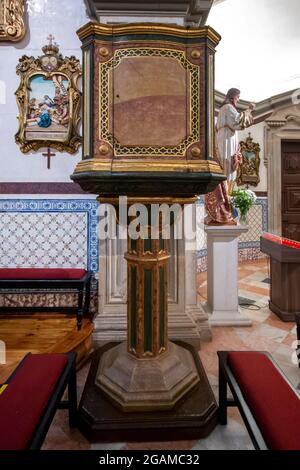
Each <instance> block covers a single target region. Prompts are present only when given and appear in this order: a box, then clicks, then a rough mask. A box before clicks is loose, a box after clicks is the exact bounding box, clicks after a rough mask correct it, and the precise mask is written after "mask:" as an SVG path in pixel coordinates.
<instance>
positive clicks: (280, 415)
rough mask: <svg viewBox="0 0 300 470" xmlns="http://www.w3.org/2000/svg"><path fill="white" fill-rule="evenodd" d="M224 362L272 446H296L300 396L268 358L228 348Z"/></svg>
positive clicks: (299, 431)
mask: <svg viewBox="0 0 300 470" xmlns="http://www.w3.org/2000/svg"><path fill="white" fill-rule="evenodd" d="M227 361H228V365H229V367H230V368H231V370H232V372H233V374H234V376H235V377H236V379H237V381H238V384H239V386H240V388H241V390H242V393H243V395H244V397H245V400H246V402H247V404H248V406H249V408H250V410H251V412H252V414H253V416H254V418H255V420H256V422H257V424H258V427H259V428H260V430H261V432H262V434H263V436H264V439H265V441H266V443H267V445H268V447H269V448H270V449H272V450H300V426H299V423H300V399H299V397H298V395H297V394H296V392H295V391H294V390H293V389H292V388H291V387H290V386H289V385H288V384H287V382H286V380H285V379H284V377H283V376H282V375H281V374H280V372H279V371H278V370H277V368H276V367H275V366H274V364H273V363H272V361H271V360H270V359H269V358H268V357H267V356H266V355H264V354H262V353H258V352H244V351H243V352H229V353H228V360H227Z"/></svg>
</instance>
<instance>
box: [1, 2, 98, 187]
mask: <svg viewBox="0 0 300 470" xmlns="http://www.w3.org/2000/svg"><path fill="white" fill-rule="evenodd" d="M25 4H26V10H27V13H26V16H27V33H26V36H25V38H24V39H23V40H22V41H20V42H18V43H16V44H13V43H0V168H1V170H0V182H1V181H2V182H20V181H22V182H48V181H49V182H50V181H51V182H70V174H71V173H73V170H74V167H75V165H76V163H77V162H78V161H79V160H80V159H81V147H80V149H79V152H78V153H77V154H76V155H70V154H67V153H60V152H58V151H55V153H56V156H55V157H52V159H51V169H50V170H48V169H47V159H46V158H45V157H42V156H41V154H42V153H43V152H44V150H43V149H41V150H39V151H38V152H34V153H29V154H23V153H22V152H21V151H20V150H19V147H18V146H17V144H16V143H15V138H14V136H15V133H16V132H17V129H18V121H17V116H18V109H17V104H16V98H15V95H14V93H15V91H16V90H17V88H18V86H19V77H18V76H17V75H16V65H17V64H18V61H19V58H20V57H21V56H22V55H24V54H26V55H28V56H31V55H33V56H35V57H36V56H38V55H42V51H41V48H42V46H44V45H45V44H46V43H47V42H48V41H47V39H46V38H47V37H48V36H49V34H50V33H51V34H52V35H54V37H55V41H56V42H57V43H58V44H59V46H60V52H61V53H62V54H63V55H66V56H71V55H75V56H76V57H77V58H79V59H80V60H81V49H80V46H81V42H80V40H79V39H78V37H77V34H76V30H77V29H78V28H79V27H80V26H82V25H83V24H85V23H87V22H88V21H89V18H88V17H87V13H86V8H85V5H84V0H64V1H62V0H27V1H25ZM1 91H2V93H1Z"/></svg>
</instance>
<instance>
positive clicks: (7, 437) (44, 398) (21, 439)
mask: <svg viewBox="0 0 300 470" xmlns="http://www.w3.org/2000/svg"><path fill="white" fill-rule="evenodd" d="M75 359H76V354H75V353H67V354H31V353H29V354H27V355H26V356H25V357H24V359H23V360H22V361H21V362H20V364H19V365H18V367H17V368H16V369H15V371H14V372H13V373H12V375H11V376H10V377H9V379H8V380H7V381H6V383H5V384H2V385H0V430H1V431H0V450H25V449H40V447H41V446H42V444H43V441H44V439H45V437H46V434H47V432H48V429H49V427H50V425H51V422H52V419H53V417H54V415H55V412H56V410H57V409H68V410H69V424H70V426H75V425H76V420H77V392H76V369H75ZM67 386H68V400H65V401H61V398H62V396H63V393H64V391H65V389H66V387H67Z"/></svg>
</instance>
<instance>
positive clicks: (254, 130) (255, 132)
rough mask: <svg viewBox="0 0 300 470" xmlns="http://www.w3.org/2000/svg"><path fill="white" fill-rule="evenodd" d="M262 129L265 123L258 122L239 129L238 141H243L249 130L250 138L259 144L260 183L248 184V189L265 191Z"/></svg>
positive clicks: (265, 179)
mask: <svg viewBox="0 0 300 470" xmlns="http://www.w3.org/2000/svg"><path fill="white" fill-rule="evenodd" d="M264 129H265V123H264V122H260V123H259V124H256V125H254V126H252V127H250V128H248V129H245V130H244V131H239V133H238V134H239V141H242V140H243V141H245V140H246V139H247V137H248V135H249V132H251V135H252V138H253V141H254V142H257V143H259V145H260V167H259V176H260V183H259V184H258V186H250V189H252V190H254V191H267V190H268V186H267V168H266V166H265V164H264V151H265V148H264Z"/></svg>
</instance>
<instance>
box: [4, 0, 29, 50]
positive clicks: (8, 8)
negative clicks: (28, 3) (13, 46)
mask: <svg viewBox="0 0 300 470" xmlns="http://www.w3.org/2000/svg"><path fill="white" fill-rule="evenodd" d="M24 35H25V23H24V0H0V41H14V42H16V41H20V40H21V39H22V38H23V37H24Z"/></svg>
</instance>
